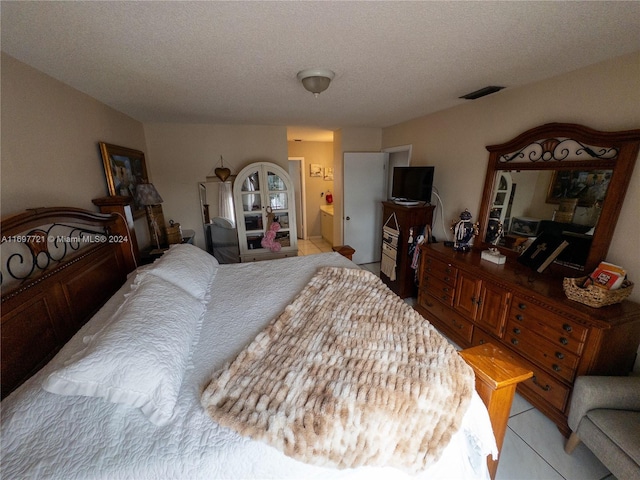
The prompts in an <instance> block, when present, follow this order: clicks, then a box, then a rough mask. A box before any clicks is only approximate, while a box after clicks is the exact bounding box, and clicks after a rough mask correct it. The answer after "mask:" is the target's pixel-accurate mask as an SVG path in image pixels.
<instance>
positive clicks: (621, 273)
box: [583, 262, 627, 290]
mask: <svg viewBox="0 0 640 480" xmlns="http://www.w3.org/2000/svg"><path fill="white" fill-rule="evenodd" d="M626 276H627V272H626V270H625V269H624V268H622V267H620V266H618V265H614V264H613V263H608V262H600V264H599V265H598V267H597V268H596V269H595V270H594V271H593V272H591V274H590V275H589V276H588V277H587V279H586V280H585V282H584V284H583V287H588V286H589V285H595V286H596V287H600V288H604V289H606V290H616V289H618V288H620V285H622V282H624V279H625V278H626Z"/></svg>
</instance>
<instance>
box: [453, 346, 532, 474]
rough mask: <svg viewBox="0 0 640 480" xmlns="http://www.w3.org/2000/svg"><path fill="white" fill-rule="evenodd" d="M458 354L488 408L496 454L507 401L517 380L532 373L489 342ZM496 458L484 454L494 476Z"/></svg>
mask: <svg viewBox="0 0 640 480" xmlns="http://www.w3.org/2000/svg"><path fill="white" fill-rule="evenodd" d="M460 355H461V356H462V358H464V359H465V361H466V362H467V363H468V364H469V365H470V366H471V368H473V370H474V372H475V374H476V391H477V392H478V395H480V398H481V399H482V401H483V402H484V404H485V405H486V407H487V410H488V411H489V418H491V426H492V427H493V434H494V436H495V437H496V444H497V445H498V452H499V455H502V443H503V442H504V435H505V433H506V431H507V422H508V421H509V412H510V411H511V403H512V402H513V396H514V394H515V392H516V387H517V385H518V383H520V382H523V381H525V380H527V379H529V378H531V377H532V376H533V372H532V371H531V370H528V369H527V368H525V367H524V366H522V364H521V363H520V362H519V361H518V359H517V358H515V357H514V356H513V355H511V354H509V353H507V352H506V351H504V350H500V349H499V348H498V347H496V346H495V345H493V344H491V343H485V344H483V345H478V346H476V347H472V348H468V349H466V350H462V351H461V352H460ZM499 460H500V458H499V457H498V460H493V458H491V457H489V458H487V465H488V467H489V474H490V475H491V478H495V476H496V470H497V469H498V461H499Z"/></svg>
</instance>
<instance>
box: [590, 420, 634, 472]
mask: <svg viewBox="0 0 640 480" xmlns="http://www.w3.org/2000/svg"><path fill="white" fill-rule="evenodd" d="M586 417H587V418H586V419H583V421H582V422H581V424H580V428H579V431H580V437H581V438H582V440H583V441H584V443H585V444H587V446H588V447H589V448H590V449H591V450H592V451H593V452H594V453H596V455H597V456H598V458H600V459H601V460H602V462H603V463H604V464H605V465H606V466H607V467H608V468H609V469H610V470H612V472H613V473H614V474H615V468H612V466H610V464H611V463H612V462H614V463H619V462H620V461H621V463H622V464H624V463H627V462H628V461H629V460H631V461H633V462H634V463H635V466H634V467H635V468H634V470H635V474H634V475H638V472H639V471H640V470H638V465H640V436H638V432H640V412H636V411H630V410H608V409H595V410H590V411H589V412H588V413H587V416H586ZM587 419H588V420H587ZM585 420H587V421H585ZM597 430H599V431H600V433H602V434H604V435H606V436H607V438H608V439H609V440H610V441H611V442H612V443H613V444H614V445H615V447H617V449H616V448H615V447H614V448H612V447H613V445H611V446H609V447H606V446H605V445H603V444H602V443H601V442H602V441H603V439H600V440H598V434H597V433H598V432H597ZM591 443H595V444H596V445H591ZM618 449H619V450H618ZM602 450H604V451H608V454H605V455H604V456H605V457H608V456H610V455H611V456H612V457H615V456H616V455H615V454H614V451H616V450H618V451H620V453H624V454H626V455H627V456H628V457H629V458H628V459H625V460H623V459H616V458H603V457H602V456H601V454H603V453H604V452H603V451H602ZM629 478H631V477H629ZM633 478H637V477H636V476H633Z"/></svg>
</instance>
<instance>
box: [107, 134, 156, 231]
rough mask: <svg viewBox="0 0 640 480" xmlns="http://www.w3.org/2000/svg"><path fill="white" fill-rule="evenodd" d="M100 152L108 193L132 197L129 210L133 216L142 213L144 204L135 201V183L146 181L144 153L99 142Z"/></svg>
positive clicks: (135, 216)
mask: <svg viewBox="0 0 640 480" xmlns="http://www.w3.org/2000/svg"><path fill="white" fill-rule="evenodd" d="M99 145H100V153H101V155H102V163H103V165H104V174H105V176H106V178H107V187H108V189H109V195H111V196H115V195H122V196H127V197H132V198H133V203H132V204H131V210H132V212H133V216H134V218H138V217H141V216H142V215H144V213H145V211H144V206H142V205H138V204H137V202H136V195H135V193H136V185H138V184H139V183H147V181H148V178H149V177H148V175H147V165H146V163H145V160H144V153H143V152H141V151H139V150H133V149H131V148H126V147H119V146H118V145H111V144H108V143H104V142H100V143H99Z"/></svg>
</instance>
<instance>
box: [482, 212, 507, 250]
mask: <svg viewBox="0 0 640 480" xmlns="http://www.w3.org/2000/svg"><path fill="white" fill-rule="evenodd" d="M503 230H504V227H503V226H502V222H501V221H500V211H498V210H496V209H494V210H491V212H489V224H488V225H487V236H486V238H485V242H487V243H490V244H491V245H497V244H498V242H499V241H500V237H501V236H502V232H503Z"/></svg>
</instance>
